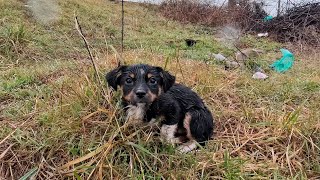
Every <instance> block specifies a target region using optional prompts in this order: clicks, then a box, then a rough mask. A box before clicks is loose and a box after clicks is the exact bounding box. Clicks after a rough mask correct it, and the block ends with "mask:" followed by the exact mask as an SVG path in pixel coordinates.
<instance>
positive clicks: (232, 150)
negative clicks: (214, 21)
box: [0, 0, 320, 179]
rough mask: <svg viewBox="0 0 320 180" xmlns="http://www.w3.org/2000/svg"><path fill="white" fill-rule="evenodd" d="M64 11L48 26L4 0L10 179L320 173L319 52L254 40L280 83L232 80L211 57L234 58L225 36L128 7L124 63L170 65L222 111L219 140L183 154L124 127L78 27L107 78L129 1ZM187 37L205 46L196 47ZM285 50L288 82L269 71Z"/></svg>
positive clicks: (0, 50) (0, 54)
mask: <svg viewBox="0 0 320 180" xmlns="http://www.w3.org/2000/svg"><path fill="white" fill-rule="evenodd" d="M58 2H59V6H60V7H61V14H60V18H59V20H58V21H57V22H54V23H53V24H40V23H38V22H37V21H36V20H34V19H33V18H32V15H31V12H30V11H28V9H27V7H26V6H24V2H23V1H18V0H10V1H4V0H0V20H1V21H0V62H1V64H0V126H1V128H0V142H1V143H0V164H1V165H0V179H1V178H2V177H4V178H9V179H10V178H14V179H18V178H20V177H22V176H23V175H25V176H32V175H35V176H36V177H37V178H38V179H40V178H43V179H54V178H57V179H71V178H75V179H86V178H93V177H96V178H101V177H102V178H105V179H109V178H110V177H111V178H119V179H128V178H132V179H162V178H165V179H212V178H216V179H294V178H296V179H309V178H316V177H318V176H319V174H320V167H319V163H318V162H319V161H320V157H319V152H320V151H319V147H320V143H319V142H320V141H319V137H320V134H319V124H320V122H319V117H320V113H319V107H320V106H319V102H320V83H319V82H320V70H319V68H318V67H319V65H320V64H319V61H318V57H319V53H318V52H301V51H297V50H296V49H297V48H294V47H293V46H292V45H284V44H279V43H275V42H273V41H271V40H266V39H257V38H255V37H254V36H244V37H243V38H242V39H241V41H240V44H239V45H240V46H241V47H251V48H257V49H262V50H264V51H265V53H263V54H261V55H260V56H258V57H257V58H253V59H251V61H252V62H254V63H257V64H259V65H260V66H261V67H262V68H264V69H265V70H266V72H267V73H268V75H269V76H270V77H269V78H268V79H267V80H264V81H259V80H254V79H252V78H251V76H252V72H251V70H250V69H246V68H240V69H236V70H230V71H225V70H224V67H223V66H222V65H221V64H219V63H214V60H213V59H208V54H209V53H210V52H213V53H222V54H224V55H226V56H233V54H234V52H235V51H236V50H235V49H230V48H227V47H225V46H223V45H221V44H220V43H218V41H216V40H215V39H214V37H213V34H214V30H212V29H210V28H206V27H200V26H196V25H188V24H187V25H181V24H179V23H178V22H174V21H170V20H167V19H164V18H163V17H161V15H160V14H158V12H157V11H156V8H154V7H149V8H148V7H147V6H143V5H138V4H134V3H126V5H125V14H126V17H125V50H124V53H123V58H124V59H125V61H126V62H127V63H128V64H131V63H139V62H144V63H150V64H154V65H158V66H163V67H164V66H165V67H166V69H168V70H169V71H170V72H172V74H174V75H176V76H177V81H178V82H182V83H184V84H186V85H188V86H190V87H191V88H192V89H193V90H195V91H196V92H197V93H198V94H199V95H200V96H201V97H202V98H203V99H204V101H205V102H206V103H207V104H208V106H209V108H210V110H212V111H213V112H214V117H215V119H216V130H215V132H216V133H215V138H214V139H213V140H211V141H210V142H209V143H208V145H207V146H206V147H204V148H203V149H201V150H200V151H199V152H194V153H189V154H179V153H177V152H176V151H175V148H174V147H172V146H171V145H168V144H166V143H164V142H161V141H160V139H159V137H158V136H155V135H154V134H155V132H154V131H153V130H151V129H150V128H149V127H143V128H135V127H128V126H127V124H124V117H123V112H122V110H121V108H120V103H119V100H120V93H119V92H113V93H111V92H110V90H109V89H108V88H107V87H106V85H105V82H104V81H103V82H101V83H102V85H103V87H101V85H100V83H99V82H98V81H97V79H96V78H95V72H94V70H93V68H92V66H91V64H90V61H89V58H88V55H87V51H86V49H85V48H84V45H83V42H82V40H81V38H80V37H79V35H78V33H77V31H76V29H75V23H74V15H75V14H76V15H77V16H78V18H79V21H80V24H81V26H82V28H83V31H84V33H85V36H86V37H87V40H88V41H89V43H90V46H91V50H92V51H93V54H94V57H95V61H96V63H97V65H98V68H99V73H100V76H101V77H104V74H105V72H107V71H109V70H111V69H112V68H115V67H116V64H117V60H116V58H115V55H114V52H113V51H112V50H111V48H110V45H112V46H114V47H115V48H116V49H117V50H118V51H119V52H120V45H121V44H120V39H121V38H120V37H121V30H120V29H121V27H120V25H121V16H120V12H121V6H120V4H119V3H116V2H111V1H100V0H91V1H89V0H86V1H81V2H80V1H75V0H67V1H58ZM187 38H192V39H196V40H199V42H198V43H197V44H196V45H195V46H194V47H187V46H186V45H185V42H184V39H187ZM284 46H287V48H289V49H291V50H293V52H294V54H295V55H296V62H295V64H294V66H293V68H292V69H290V70H289V71H288V72H286V73H284V74H278V73H276V72H273V71H272V70H270V69H268V66H269V64H271V63H272V62H273V61H274V60H276V59H279V58H280V56H281V54H280V51H279V48H282V47H284ZM303 53H304V54H303ZM206 61H213V63H209V64H206ZM180 66H181V68H180ZM111 94H112V95H111ZM9 147H10V149H8V148H9ZM6 150H7V151H6ZM4 152H5V153H4ZM2 153H3V156H2ZM90 153H91V154H90ZM92 153H93V154H92ZM81 157H82V158H83V159H77V158H81ZM72 160H76V162H73V161H72ZM67 163H69V164H67ZM65 164H67V165H66V166H63V165H65ZM61 166H63V167H62V168H61ZM28 172H29V173H28Z"/></svg>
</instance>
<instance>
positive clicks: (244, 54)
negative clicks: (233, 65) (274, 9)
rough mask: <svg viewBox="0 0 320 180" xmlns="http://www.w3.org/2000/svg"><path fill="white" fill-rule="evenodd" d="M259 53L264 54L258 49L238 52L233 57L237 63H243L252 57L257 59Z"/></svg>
mask: <svg viewBox="0 0 320 180" xmlns="http://www.w3.org/2000/svg"><path fill="white" fill-rule="evenodd" d="M260 53H264V51H263V50H259V49H251V48H249V49H244V50H241V52H240V51H238V52H237V53H236V54H235V55H236V60H237V61H245V60H246V59H248V58H252V57H257V56H258V55H259V54H260Z"/></svg>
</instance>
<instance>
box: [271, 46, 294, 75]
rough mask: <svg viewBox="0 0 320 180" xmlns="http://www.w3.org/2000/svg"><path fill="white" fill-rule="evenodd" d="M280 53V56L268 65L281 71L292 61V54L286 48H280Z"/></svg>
mask: <svg viewBox="0 0 320 180" xmlns="http://www.w3.org/2000/svg"><path fill="white" fill-rule="evenodd" d="M280 51H281V53H282V58H281V59H278V60H276V61H275V62H274V63H273V64H271V65H270V67H271V68H272V69H274V70H275V71H277V72H279V73H282V72H286V71H287V70H289V69H290V68H291V67H292V65H293V62H294V55H293V54H292V53H291V52H290V51H289V50H287V49H280Z"/></svg>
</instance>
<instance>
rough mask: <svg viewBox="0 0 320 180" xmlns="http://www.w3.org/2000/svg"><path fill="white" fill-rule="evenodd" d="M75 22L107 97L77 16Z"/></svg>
mask: <svg viewBox="0 0 320 180" xmlns="http://www.w3.org/2000/svg"><path fill="white" fill-rule="evenodd" d="M74 20H75V22H76V29H77V31H78V33H79V34H80V36H81V38H82V39H83V41H84V44H85V46H86V49H87V51H88V53H89V57H90V61H91V63H92V66H93V68H94V71H95V75H96V77H97V78H98V81H99V85H100V88H102V91H103V93H104V95H105V96H106V93H105V91H104V89H103V85H102V83H101V79H100V76H99V73H98V68H97V65H96V63H95V62H94V59H93V56H92V53H91V51H90V48H89V45H88V41H87V39H86V38H85V36H84V35H83V32H82V29H81V26H80V24H79V21H78V17H77V16H75V18H74Z"/></svg>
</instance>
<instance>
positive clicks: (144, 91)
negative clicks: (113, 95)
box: [106, 64, 175, 105]
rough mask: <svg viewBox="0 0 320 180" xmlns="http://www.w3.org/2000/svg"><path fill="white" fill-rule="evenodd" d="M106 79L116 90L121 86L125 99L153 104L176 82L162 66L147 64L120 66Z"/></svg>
mask: <svg viewBox="0 0 320 180" xmlns="http://www.w3.org/2000/svg"><path fill="white" fill-rule="evenodd" d="M106 79H107V82H108V84H109V86H111V87H112V88H113V89H114V90H117V87H118V86H120V88H121V90H122V92H123V99H124V100H125V101H126V102H127V103H129V104H132V105H137V104H138V103H145V104H147V105H149V104H151V103H152V102H153V101H154V100H156V99H157V98H158V96H160V95H161V93H163V92H166V91H167V90H168V89H169V88H170V87H171V86H172V85H173V84H174V82H175V77H174V76H172V75H171V74H169V72H167V71H164V70H163V69H162V68H161V67H154V66H149V65H146V64H138V65H132V66H119V67H118V68H116V69H114V70H112V71H110V72H109V73H107V75H106Z"/></svg>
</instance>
